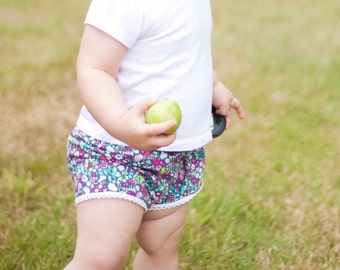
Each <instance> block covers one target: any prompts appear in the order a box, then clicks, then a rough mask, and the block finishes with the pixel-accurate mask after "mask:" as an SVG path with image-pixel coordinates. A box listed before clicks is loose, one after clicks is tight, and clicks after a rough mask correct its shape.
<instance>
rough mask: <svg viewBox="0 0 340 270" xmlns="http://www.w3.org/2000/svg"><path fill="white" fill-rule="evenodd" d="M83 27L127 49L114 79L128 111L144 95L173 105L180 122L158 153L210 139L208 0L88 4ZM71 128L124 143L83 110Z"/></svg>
mask: <svg viewBox="0 0 340 270" xmlns="http://www.w3.org/2000/svg"><path fill="white" fill-rule="evenodd" d="M85 23H86V24H90V25H93V26H95V27H96V28H98V29H100V30H102V31H104V32H106V33H107V34H109V35H111V36H112V37H114V38H115V39H117V40H118V41H120V42H121V43H123V44H124V45H125V46H127V47H128V48H129V50H128V52H127V54H126V56H125V58H124V60H123V62H122V65H121V68H120V71H119V74H118V77H117V81H118V83H119V85H120V87H121V89H122V92H123V95H124V98H125V102H126V104H127V106H128V107H130V108H131V107H132V106H134V105H135V104H136V103H137V102H138V101H139V100H140V99H141V98H142V97H146V96H154V97H156V98H169V99H173V100H176V101H177V102H178V103H179V105H180V107H181V110H182V123H181V126H180V127H179V129H178V130H177V137H176V141H175V142H174V143H173V144H171V145H169V146H167V147H163V148H161V149H160V150H163V151H185V150H192V149H196V148H198V147H201V146H203V145H205V144H206V143H208V142H209V141H210V140H211V129H210V124H211V114H210V111H211V99H212V59H211V45H210V38H211V28H212V19H211V9H210V2H209V0H178V1H175V0H93V1H92V3H91V5H90V8H89V11H88V14H87V16H86V19H85ZM77 127H78V128H79V129H81V130H83V131H84V132H85V133H87V134H89V135H91V136H94V137H96V138H97V139H100V140H104V141H107V142H111V143H115V144H124V143H123V142H121V141H119V140H117V139H115V138H113V137H112V136H111V135H110V134H108V133H107V132H106V131H105V130H104V129H103V128H102V127H100V126H99V124H98V123H97V122H96V121H95V120H94V119H93V117H92V116H91V114H90V113H89V112H88V111H87V109H86V108H85V107H83V108H82V110H81V114H80V117H79V119H78V122H77Z"/></svg>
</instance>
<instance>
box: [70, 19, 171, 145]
mask: <svg viewBox="0 0 340 270" xmlns="http://www.w3.org/2000/svg"><path fill="white" fill-rule="evenodd" d="M127 50H128V49H127V48H126V47H125V46H124V45H123V44H122V43H120V42H118V41H117V40H115V39H114V38H112V37H110V36H109V35H107V34H105V33H104V32H102V31H100V30H98V29H97V28H95V27H93V26H90V25H85V29H84V34H83V38H82V41H81V45H80V51H79V56H78V61H77V82H78V87H79V90H80V94H81V96H82V98H83V101H84V104H85V106H86V107H87V109H88V110H89V112H90V113H91V114H92V116H93V117H94V118H95V119H96V120H97V121H98V122H99V123H100V124H101V125H102V126H103V128H104V129H105V130H106V131H107V132H109V133H110V134H111V135H112V136H114V137H116V138H117V139H119V140H121V141H123V142H125V143H127V144H128V145H130V146H132V147H135V148H137V149H140V150H146V151H151V150H155V149H157V148H159V147H162V146H166V145H169V144H171V143H172V142H173V141H174V140H175V136H176V135H167V136H165V135H163V133H164V132H165V131H167V130H168V129H170V128H171V127H173V126H174V125H175V124H176V122H175V121H174V120H169V121H167V122H163V123H160V124H151V125H150V124H146V123H145V114H144V112H145V110H146V109H147V108H148V107H149V106H151V105H152V104H153V103H154V102H155V100H154V99H151V98H149V99H143V100H142V101H140V102H139V103H138V104H137V105H136V106H135V107H134V108H132V109H130V110H129V109H128V108H127V107H126V104H125V102H124V98H123V95H122V92H121V90H120V88H119V86H118V84H117V82H116V79H115V78H116V75H117V72H118V69H119V67H120V64H121V61H122V59H123V57H124V55H125V53H126V52H127Z"/></svg>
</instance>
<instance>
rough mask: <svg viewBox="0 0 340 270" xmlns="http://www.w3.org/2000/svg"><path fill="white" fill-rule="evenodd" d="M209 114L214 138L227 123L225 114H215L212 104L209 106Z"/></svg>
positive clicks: (222, 130)
mask: <svg viewBox="0 0 340 270" xmlns="http://www.w3.org/2000/svg"><path fill="white" fill-rule="evenodd" d="M211 114H212V123H211V132H212V137H213V138H216V137H218V136H220V135H221V134H222V133H223V132H224V130H225V127H226V125H227V121H226V120H225V116H223V115H220V114H217V113H216V108H215V107H214V106H212V108H211Z"/></svg>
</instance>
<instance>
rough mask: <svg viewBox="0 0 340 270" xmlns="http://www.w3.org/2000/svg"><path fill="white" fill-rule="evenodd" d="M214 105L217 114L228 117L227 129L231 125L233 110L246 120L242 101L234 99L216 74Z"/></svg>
mask: <svg viewBox="0 0 340 270" xmlns="http://www.w3.org/2000/svg"><path fill="white" fill-rule="evenodd" d="M213 105H214V107H215V108H216V113H217V114H221V115H224V116H225V117H226V120H227V126H226V128H228V127H229V125H230V120H231V109H234V110H235V111H236V113H237V114H238V117H239V118H240V119H244V118H245V112H244V109H243V107H242V105H241V103H240V101H239V100H238V99H236V98H234V96H233V94H232V92H231V91H230V90H229V89H228V88H227V87H226V86H225V85H224V84H223V83H222V82H221V81H220V80H219V79H218V76H217V74H216V72H214V73H213Z"/></svg>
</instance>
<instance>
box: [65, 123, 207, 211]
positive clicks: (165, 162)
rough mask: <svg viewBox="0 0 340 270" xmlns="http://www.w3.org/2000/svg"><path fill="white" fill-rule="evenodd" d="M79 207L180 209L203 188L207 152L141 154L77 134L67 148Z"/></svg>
mask: <svg viewBox="0 0 340 270" xmlns="http://www.w3.org/2000/svg"><path fill="white" fill-rule="evenodd" d="M67 157H68V166H69V169H70V172H71V176H72V178H73V182H74V190H75V196H76V204H78V203H79V202H82V201H85V200H89V199H96V198H121V199H127V200H129V201H132V202H135V203H137V204H138V205H140V206H142V207H143V208H144V209H145V210H160V209H167V208H170V207H175V206H178V205H181V204H184V203H186V202H188V201H189V200H191V199H192V198H193V197H194V196H195V195H196V194H197V193H198V192H199V191H200V190H201V188H202V187H203V173H204V166H205V148H204V147H201V148H199V149H196V150H193V151H184V152H164V151H152V152H146V151H139V150H136V149H134V148H132V147H130V146H124V145H116V144H110V143H107V142H103V141H100V140H98V139H96V138H93V137H91V136H88V135H87V134H85V133H83V132H82V131H80V130H77V129H74V130H72V132H71V133H70V136H69V138H68V144H67Z"/></svg>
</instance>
